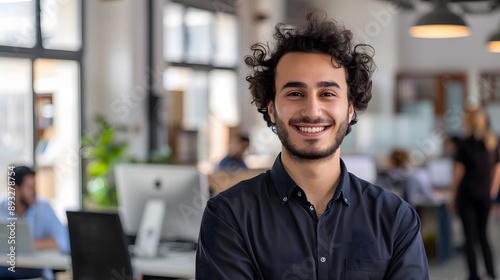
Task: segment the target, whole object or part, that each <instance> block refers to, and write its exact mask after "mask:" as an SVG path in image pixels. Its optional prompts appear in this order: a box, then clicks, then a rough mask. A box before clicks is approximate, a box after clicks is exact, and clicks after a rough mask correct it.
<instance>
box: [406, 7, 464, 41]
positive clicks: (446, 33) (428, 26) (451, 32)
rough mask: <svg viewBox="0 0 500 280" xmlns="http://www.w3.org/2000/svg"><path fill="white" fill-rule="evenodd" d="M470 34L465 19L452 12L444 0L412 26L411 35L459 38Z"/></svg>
mask: <svg viewBox="0 0 500 280" xmlns="http://www.w3.org/2000/svg"><path fill="white" fill-rule="evenodd" d="M469 34H470V30H469V27H468V26H467V24H466V23H465V21H464V20H463V19H462V18H461V17H460V16H458V15H456V14H454V13H453V12H451V11H450V10H449V9H448V7H447V6H446V3H445V2H444V1H439V2H438V3H437V4H436V6H435V8H434V10H433V11H432V12H430V13H427V14H425V15H423V16H422V17H421V18H420V19H419V20H418V21H417V23H415V24H414V25H413V26H412V27H411V28H410V35H411V36H413V37H417V38H459V37H466V36H469Z"/></svg>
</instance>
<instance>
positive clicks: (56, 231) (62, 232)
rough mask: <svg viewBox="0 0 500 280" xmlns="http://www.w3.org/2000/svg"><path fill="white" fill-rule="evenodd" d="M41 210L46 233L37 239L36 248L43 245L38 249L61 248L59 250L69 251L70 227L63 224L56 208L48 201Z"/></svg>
mask: <svg viewBox="0 0 500 280" xmlns="http://www.w3.org/2000/svg"><path fill="white" fill-rule="evenodd" d="M41 212H42V213H40V214H42V215H41V216H42V217H43V224H44V228H45V234H44V237H43V238H41V239H35V248H37V246H41V248H37V249H59V251H61V252H64V253H67V252H69V234H68V229H67V228H66V227H65V226H64V225H63V224H61V222H60V221H59V219H58V218H57V216H56V214H55V213H54V210H52V207H50V204H48V203H47V202H46V203H45V205H44V207H43V210H42V211H41ZM37 243H38V244H37ZM54 245H55V246H54Z"/></svg>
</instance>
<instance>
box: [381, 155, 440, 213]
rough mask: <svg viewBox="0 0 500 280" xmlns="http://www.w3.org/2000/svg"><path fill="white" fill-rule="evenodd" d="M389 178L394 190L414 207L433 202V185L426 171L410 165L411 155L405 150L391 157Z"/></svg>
mask: <svg viewBox="0 0 500 280" xmlns="http://www.w3.org/2000/svg"><path fill="white" fill-rule="evenodd" d="M388 165H389V170H388V172H387V177H388V179H389V180H387V181H388V182H390V185H391V186H392V188H393V189H394V190H395V191H397V192H398V193H399V194H400V195H401V197H402V198H403V199H404V200H406V201H408V203H410V204H411V205H412V206H413V207H415V206H417V204H419V203H421V202H433V201H434V197H433V194H432V183H431V181H430V178H429V175H428V174H427V172H426V171H425V170H424V169H417V168H414V167H412V166H411V164H410V154H409V153H408V151H406V150H403V149H395V150H393V151H392V152H391V154H390V156H389V162H388Z"/></svg>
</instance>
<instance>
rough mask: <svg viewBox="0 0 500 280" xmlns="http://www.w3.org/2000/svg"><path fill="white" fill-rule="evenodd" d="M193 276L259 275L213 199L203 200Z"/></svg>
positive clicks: (226, 279) (226, 278)
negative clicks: (203, 206) (206, 202)
mask: <svg viewBox="0 0 500 280" xmlns="http://www.w3.org/2000/svg"><path fill="white" fill-rule="evenodd" d="M196 279H197V280H201V279H218V280H234V279H252V280H253V279H259V277H257V276H256V275H255V267H254V265H253V262H252V260H251V258H250V256H249V255H248V252H247V249H246V246H245V244H244V242H243V238H242V237H241V234H240V233H239V232H238V231H237V230H236V228H235V225H234V224H233V223H231V222H230V220H229V219H228V218H227V216H226V214H225V213H224V212H223V211H222V210H221V209H219V208H218V207H217V206H216V205H215V204H214V203H211V201H209V203H208V204H207V207H206V209H205V212H204V213H203V219H202V223H201V230H200V238H199V240H198V248H197V252H196Z"/></svg>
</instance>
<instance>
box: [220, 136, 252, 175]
mask: <svg viewBox="0 0 500 280" xmlns="http://www.w3.org/2000/svg"><path fill="white" fill-rule="evenodd" d="M249 146H250V139H249V138H248V137H247V136H244V135H239V136H237V137H233V138H231V141H230V144H229V154H228V155H227V156H226V157H225V158H223V159H222V160H221V161H220V162H219V165H218V170H219V171H220V170H224V171H228V172H236V171H241V170H247V169H248V167H247V165H246V164H245V161H244V160H243V159H244V155H245V152H246V151H247V149H248V147H249Z"/></svg>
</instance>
